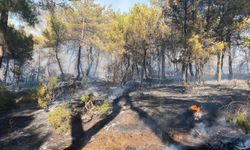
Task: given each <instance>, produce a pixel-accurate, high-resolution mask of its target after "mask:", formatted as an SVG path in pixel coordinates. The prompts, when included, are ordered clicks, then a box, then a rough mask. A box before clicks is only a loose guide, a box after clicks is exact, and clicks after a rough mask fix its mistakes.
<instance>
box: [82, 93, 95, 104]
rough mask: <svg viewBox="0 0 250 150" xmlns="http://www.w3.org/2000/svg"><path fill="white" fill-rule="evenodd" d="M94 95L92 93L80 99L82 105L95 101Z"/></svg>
mask: <svg viewBox="0 0 250 150" xmlns="http://www.w3.org/2000/svg"><path fill="white" fill-rule="evenodd" d="M93 98H94V94H92V93H90V94H88V95H84V96H82V97H81V98H80V103H81V104H85V103H86V102H89V101H93Z"/></svg>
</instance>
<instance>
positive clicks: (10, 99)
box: [0, 86, 16, 108]
mask: <svg viewBox="0 0 250 150" xmlns="http://www.w3.org/2000/svg"><path fill="white" fill-rule="evenodd" d="M15 98H16V94H15V92H11V91H8V90H7V89H6V88H5V87H3V86H0V108H3V107H10V106H13V105H15Z"/></svg>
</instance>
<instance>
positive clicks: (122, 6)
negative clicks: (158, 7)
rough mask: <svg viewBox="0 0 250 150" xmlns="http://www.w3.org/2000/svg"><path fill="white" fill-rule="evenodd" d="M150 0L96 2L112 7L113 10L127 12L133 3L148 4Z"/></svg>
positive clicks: (105, 0) (104, 0)
mask: <svg viewBox="0 0 250 150" xmlns="http://www.w3.org/2000/svg"><path fill="white" fill-rule="evenodd" d="M149 1H150V0H97V2H98V3H100V4H103V5H112V8H113V9H115V10H120V11H122V12H128V11H129V10H130V8H131V7H132V6H133V5H134V4H135V3H146V4H149V3H150V2H149Z"/></svg>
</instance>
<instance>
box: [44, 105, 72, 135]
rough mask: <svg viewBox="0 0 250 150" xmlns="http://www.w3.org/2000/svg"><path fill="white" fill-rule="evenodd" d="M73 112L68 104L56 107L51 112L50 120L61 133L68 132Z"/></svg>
mask: <svg viewBox="0 0 250 150" xmlns="http://www.w3.org/2000/svg"><path fill="white" fill-rule="evenodd" d="M70 118H71V114H70V112H69V111H68V110H67V108H66V106H65V105H63V106H60V107H57V108H55V109H54V110H53V111H52V112H50V113H49V116H48V122H49V124H50V125H51V126H52V127H53V128H54V129H56V131H57V132H58V133H60V134H63V133H67V132H68V130H69V129H70Z"/></svg>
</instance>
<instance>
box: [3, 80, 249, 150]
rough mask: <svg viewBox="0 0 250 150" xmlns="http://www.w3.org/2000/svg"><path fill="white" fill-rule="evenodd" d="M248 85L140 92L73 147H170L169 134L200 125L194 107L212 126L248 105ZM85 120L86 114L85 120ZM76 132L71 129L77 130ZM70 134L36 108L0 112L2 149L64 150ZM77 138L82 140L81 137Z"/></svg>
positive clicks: (87, 126)
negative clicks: (198, 107) (60, 131)
mask: <svg viewBox="0 0 250 150" xmlns="http://www.w3.org/2000/svg"><path fill="white" fill-rule="evenodd" d="M247 95H248V86H247V84H246V81H242V80H232V81H222V82H221V83H220V85H218V84H217V83H216V82H214V81H208V82H206V84H205V85H204V86H187V87H183V86H180V85H177V84H168V85H162V86H153V87H148V88H141V89H139V90H136V91H134V92H131V93H130V94H129V95H127V96H124V97H122V98H120V99H117V100H115V101H114V102H113V103H112V106H113V109H112V112H111V113H110V114H109V115H108V116H106V117H105V118H99V117H96V118H93V119H92V120H91V121H90V122H88V123H81V122H82V120H81V122H80V123H81V124H82V125H81V127H82V129H83V134H82V136H81V138H82V139H80V140H79V141H80V144H78V145H76V147H75V148H77V149H83V148H84V150H102V149H103V150H112V149H127V150H137V149H138V150H157V149H159V150H160V149H164V148H165V147H166V146H168V145H169V143H171V134H170V133H171V131H172V130H175V131H179V132H181V131H183V132H189V131H190V130H191V129H192V128H194V126H195V124H196V122H195V121H194V120H193V117H192V116H190V114H189V113H188V111H187V110H188V108H189V107H190V106H191V105H193V104H199V105H201V107H202V111H203V113H204V116H203V117H202V122H204V123H205V124H206V126H209V127H211V126H214V124H216V122H217V120H218V119H220V118H223V117H225V112H228V113H234V110H236V109H237V108H239V107H240V105H242V104H246V103H247V101H248V96H247ZM83 117H84V116H82V118H83ZM74 129H75V128H72V130H74ZM72 136H73V135H72V134H67V135H63V136H62V135H59V134H57V133H56V132H55V131H54V130H53V129H52V128H51V127H50V126H49V125H48V122H47V113H46V112H44V111H43V110H39V109H37V108H36V107H35V106H20V107H18V108H13V109H12V110H6V111H1V112H0V147H1V149H4V150H5V149H6V150H9V149H10V150H11V149H13V150H14V149H15V150H16V149H18V150H19V149H20V150H22V149H23V150H34V149H41V150H43V149H44V150H45V149H55V150H57V149H64V148H66V147H69V146H70V145H71V141H72V139H74V138H76V137H72ZM78 137H79V136H78Z"/></svg>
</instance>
